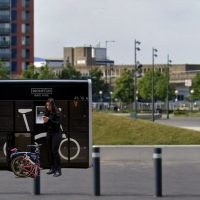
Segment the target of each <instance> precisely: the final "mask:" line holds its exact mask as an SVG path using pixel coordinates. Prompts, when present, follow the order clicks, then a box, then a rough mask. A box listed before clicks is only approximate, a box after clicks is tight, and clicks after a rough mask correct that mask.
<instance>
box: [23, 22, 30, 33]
mask: <svg viewBox="0 0 200 200" xmlns="http://www.w3.org/2000/svg"><path fill="white" fill-rule="evenodd" d="M21 28H22V33H28V32H30V30H31V28H30V25H29V24H22V27H21Z"/></svg>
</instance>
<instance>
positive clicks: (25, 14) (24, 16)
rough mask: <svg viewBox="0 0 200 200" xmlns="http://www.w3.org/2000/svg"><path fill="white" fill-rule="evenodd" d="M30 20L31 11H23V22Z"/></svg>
mask: <svg viewBox="0 0 200 200" xmlns="http://www.w3.org/2000/svg"><path fill="white" fill-rule="evenodd" d="M29 19H30V12H29V11H22V20H24V21H26V20H29Z"/></svg>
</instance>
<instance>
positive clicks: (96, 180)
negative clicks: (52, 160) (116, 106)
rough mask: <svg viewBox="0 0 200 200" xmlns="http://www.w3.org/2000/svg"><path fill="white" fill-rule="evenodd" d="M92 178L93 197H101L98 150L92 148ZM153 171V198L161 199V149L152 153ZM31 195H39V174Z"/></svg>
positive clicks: (156, 149)
mask: <svg viewBox="0 0 200 200" xmlns="http://www.w3.org/2000/svg"><path fill="white" fill-rule="evenodd" d="M92 158H93V173H94V175H93V178H94V195H95V196H100V195H101V173H100V148H99V147H93V153H92ZM153 160H154V169H155V196H156V197H162V149H161V148H155V149H154V153H153ZM33 194H34V195H39V194H40V173H39V175H38V176H36V177H35V178H34V187H33Z"/></svg>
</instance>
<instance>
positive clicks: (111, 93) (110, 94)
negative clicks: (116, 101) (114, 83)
mask: <svg viewBox="0 0 200 200" xmlns="http://www.w3.org/2000/svg"><path fill="white" fill-rule="evenodd" d="M112 94H113V92H112V91H110V106H109V108H110V109H111V106H112Z"/></svg>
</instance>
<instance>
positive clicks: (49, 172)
mask: <svg viewBox="0 0 200 200" xmlns="http://www.w3.org/2000/svg"><path fill="white" fill-rule="evenodd" d="M54 173H55V170H53V169H50V170H49V171H48V172H47V173H46V174H48V175H50V174H54Z"/></svg>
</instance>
